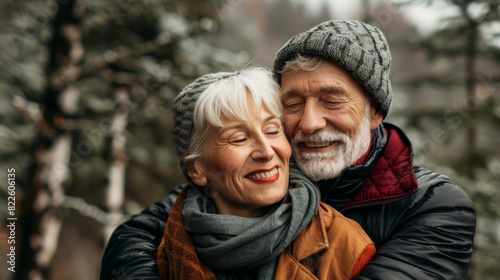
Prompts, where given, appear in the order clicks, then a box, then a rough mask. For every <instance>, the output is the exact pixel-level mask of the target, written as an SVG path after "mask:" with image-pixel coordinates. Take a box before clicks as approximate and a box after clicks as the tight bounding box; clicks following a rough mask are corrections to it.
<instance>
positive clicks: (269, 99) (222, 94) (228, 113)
mask: <svg viewBox="0 0 500 280" xmlns="http://www.w3.org/2000/svg"><path fill="white" fill-rule="evenodd" d="M247 90H248V92H250V93H251V94H252V96H253V99H254V101H255V104H256V106H257V111H258V112H260V111H261V109H262V104H264V105H265V106H266V108H267V109H268V110H269V112H270V113H271V114H273V115H275V116H276V117H278V118H280V119H281V118H282V105H281V99H280V88H279V85H278V84H277V83H276V81H275V80H274V79H273V76H272V74H271V72H270V70H268V69H265V68H261V67H254V68H248V69H244V70H241V71H238V72H235V73H234V74H232V75H230V76H228V77H227V78H223V79H221V80H218V81H216V82H214V83H213V84H211V85H210V86H209V87H208V88H207V89H206V90H205V91H204V92H202V93H201V95H200V97H199V98H198V100H197V102H196V105H195V108H194V113H193V122H194V126H193V131H192V134H191V135H192V136H191V143H190V146H189V150H188V155H187V156H186V157H185V158H184V160H185V161H186V162H192V161H194V160H199V159H203V158H204V156H205V138H206V136H207V134H208V131H209V130H210V128H213V127H222V126H224V122H223V118H224V117H226V118H236V119H238V120H242V121H248V120H249V114H248V106H247Z"/></svg>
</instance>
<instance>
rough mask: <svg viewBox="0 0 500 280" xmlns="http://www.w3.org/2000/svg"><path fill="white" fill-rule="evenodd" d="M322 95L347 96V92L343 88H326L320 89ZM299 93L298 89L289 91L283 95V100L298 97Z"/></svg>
mask: <svg viewBox="0 0 500 280" xmlns="http://www.w3.org/2000/svg"><path fill="white" fill-rule="evenodd" d="M319 92H320V93H338V94H346V93H347V92H346V90H345V88H344V87H343V86H325V87H321V88H320V89H319ZM298 94H299V91H298V90H296V89H289V90H287V91H285V92H283V93H282V94H281V99H282V100H284V99H286V98H287V97H289V96H293V95H298Z"/></svg>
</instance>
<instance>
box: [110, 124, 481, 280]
mask: <svg viewBox="0 0 500 280" xmlns="http://www.w3.org/2000/svg"><path fill="white" fill-rule="evenodd" d="M384 126H385V127H384ZM318 186H319V187H320V189H321V192H322V200H323V201H324V202H326V203H328V204H330V205H332V206H333V207H334V208H336V209H337V210H339V211H341V212H342V213H343V214H344V215H345V216H347V217H349V218H351V219H354V220H355V221H357V222H358V223H359V224H360V225H361V226H362V227H363V229H364V230H365V231H366V233H367V234H368V235H369V236H370V237H371V239H372V240H373V241H374V243H375V246H376V247H377V253H376V255H375V257H374V258H373V259H372V260H371V262H370V263H369V264H368V265H367V266H366V267H365V268H364V269H363V271H362V272H361V274H360V275H358V276H357V277H356V278H355V279H465V278H466V275H467V271H468V269H469V265H470V259H471V255H472V246H473V240H474V234H475V226H476V212H475V209H474V205H473V203H472V201H471V200H470V198H469V197H468V196H467V194H466V193H465V192H464V191H463V190H462V188H460V187H459V186H457V185H456V184H455V183H454V182H453V181H452V180H451V179H449V178H448V177H446V176H444V175H440V174H437V173H435V172H432V171H428V170H425V169H423V168H420V167H413V163H412V149H411V144H410V142H409V140H408V139H407V138H406V136H405V135H404V133H403V132H402V131H401V130H400V129H399V128H397V127H395V126H393V125H390V124H384V125H381V126H380V127H379V128H377V130H376V136H375V137H374V143H373V144H372V148H371V152H370V154H369V155H368V157H367V158H366V159H365V160H364V162H362V163H360V164H357V165H355V166H352V167H349V168H347V169H346V170H344V171H343V172H342V174H341V175H340V176H339V177H338V178H336V179H333V180H326V181H320V182H318ZM417 186H418V187H417ZM181 189H182V186H178V187H177V188H176V189H175V190H174V191H173V192H172V193H171V194H170V195H169V196H168V197H166V198H164V199H163V200H161V201H159V202H157V203H156V204H154V205H152V206H150V207H148V208H147V209H146V210H144V211H143V212H142V213H141V214H139V215H137V216H135V217H133V218H132V219H130V220H129V221H127V222H125V223H124V224H122V225H121V226H120V227H118V228H117V229H116V230H115V232H114V233H113V236H112V237H111V239H110V241H109V244H108V246H107V248H106V251H105V254H104V257H103V261H102V268H101V279H160V277H159V275H158V271H157V268H156V265H155V256H154V253H155V248H156V247H157V246H158V245H159V243H160V240H161V238H162V235H163V230H164V227H165V223H166V220H167V219H168V215H169V214H168V213H169V212H170V209H171V206H172V205H173V202H174V200H175V198H176V197H177V195H178V193H179V192H180V190H181Z"/></svg>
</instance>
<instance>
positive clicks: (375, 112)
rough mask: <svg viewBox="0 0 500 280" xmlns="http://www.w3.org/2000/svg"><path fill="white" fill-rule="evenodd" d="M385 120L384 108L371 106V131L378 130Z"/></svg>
mask: <svg viewBox="0 0 500 280" xmlns="http://www.w3.org/2000/svg"><path fill="white" fill-rule="evenodd" d="M383 119H384V111H383V110H382V108H378V106H376V105H373V104H371V106H370V130H374V129H375V128H377V127H378V126H379V125H380V124H381V123H382V120H383Z"/></svg>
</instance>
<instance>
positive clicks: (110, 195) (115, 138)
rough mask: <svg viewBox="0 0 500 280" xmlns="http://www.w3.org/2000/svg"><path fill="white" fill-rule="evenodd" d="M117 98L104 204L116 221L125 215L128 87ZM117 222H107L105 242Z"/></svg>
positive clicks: (111, 127)
mask: <svg viewBox="0 0 500 280" xmlns="http://www.w3.org/2000/svg"><path fill="white" fill-rule="evenodd" d="M115 98H116V100H117V104H119V108H118V109H117V112H116V114H115V117H114V118H113V120H112V122H111V126H110V128H109V130H110V131H109V132H110V133H111V147H110V151H111V160H110V161H111V162H110V167H109V173H108V182H109V184H108V186H107V189H106V194H105V201H104V206H105V207H106V208H107V210H108V213H109V215H110V216H111V217H112V218H113V220H115V221H119V220H120V217H122V216H123V213H122V208H123V202H124V198H125V167H126V164H127V161H128V157H127V155H126V152H125V144H126V137H125V130H126V127H127V122H128V113H129V109H130V108H128V106H129V94H128V93H127V91H126V89H124V88H118V89H117V90H116V92H115ZM116 226H117V225H116V224H105V225H104V227H103V239H104V243H107V241H108V240H109V238H110V237H111V234H112V233H113V231H114V230H115V228H116Z"/></svg>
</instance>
